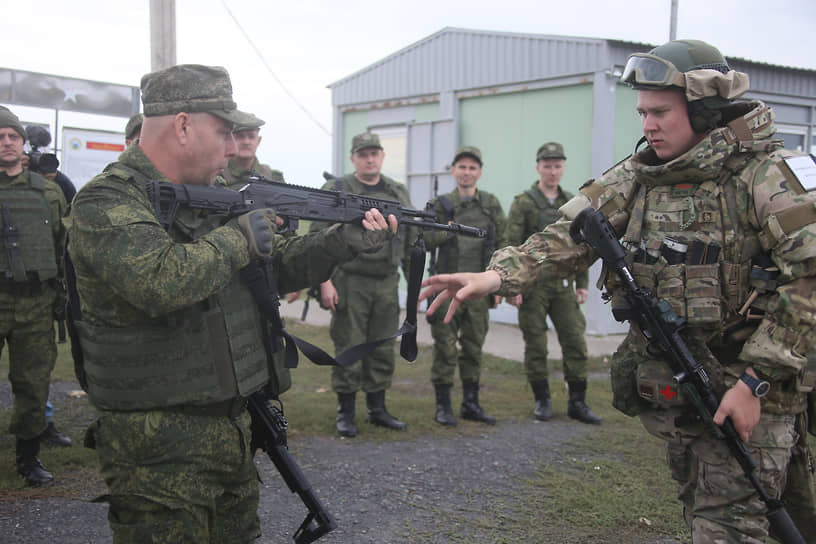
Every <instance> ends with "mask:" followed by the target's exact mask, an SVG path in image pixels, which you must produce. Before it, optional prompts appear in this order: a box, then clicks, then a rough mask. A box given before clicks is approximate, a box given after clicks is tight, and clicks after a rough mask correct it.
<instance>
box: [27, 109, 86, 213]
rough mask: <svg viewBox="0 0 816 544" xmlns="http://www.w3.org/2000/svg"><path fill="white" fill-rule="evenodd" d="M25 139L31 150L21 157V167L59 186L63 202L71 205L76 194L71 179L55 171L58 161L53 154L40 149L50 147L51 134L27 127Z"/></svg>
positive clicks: (32, 126)
mask: <svg viewBox="0 0 816 544" xmlns="http://www.w3.org/2000/svg"><path fill="white" fill-rule="evenodd" d="M25 132H26V139H27V140H28V145H29V147H30V148H31V150H30V151H29V152H28V153H26V154H25V156H24V157H23V167H24V168H28V169H29V170H31V171H32V172H37V173H38V174H40V175H41V176H43V177H46V178H48V179H50V180H51V181H53V182H54V183H56V184H57V185H59V188H60V189H61V190H62V194H63V195H65V201H66V202H67V203H68V205H69V206H70V205H71V201H72V200H73V199H74V195H75V194H76V187H75V186H74V183H73V182H72V181H71V178H69V177H68V176H66V175H65V174H63V173H62V172H60V171H59V170H57V169H58V168H59V159H57V156H56V155H55V154H53V153H43V152H42V151H40V148H41V147H48V146H49V145H51V133H50V132H48V129H47V128H45V127H41V126H39V125H28V126H27V127H26V129H25Z"/></svg>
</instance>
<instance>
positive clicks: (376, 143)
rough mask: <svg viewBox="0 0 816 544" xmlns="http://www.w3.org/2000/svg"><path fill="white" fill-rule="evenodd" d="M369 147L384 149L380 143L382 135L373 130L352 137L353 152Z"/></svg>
mask: <svg viewBox="0 0 816 544" xmlns="http://www.w3.org/2000/svg"><path fill="white" fill-rule="evenodd" d="M367 147H376V148H378V149H382V148H383V146H382V145H381V144H380V137H379V136H377V135H376V134H374V133H373V132H363V133H362V134H358V135H357V136H355V137H354V138H352V139H351V152H352V153H357V152H358V151H360V150H361V149H365V148H367Z"/></svg>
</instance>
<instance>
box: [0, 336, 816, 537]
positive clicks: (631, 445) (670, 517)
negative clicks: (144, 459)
mask: <svg viewBox="0 0 816 544" xmlns="http://www.w3.org/2000/svg"><path fill="white" fill-rule="evenodd" d="M291 321H294V320H291ZM287 330H289V331H290V332H291V333H293V334H295V335H297V336H300V337H303V338H304V339H306V340H308V341H309V342H312V343H315V344H317V345H319V346H322V347H323V348H327V349H330V348H331V341H330V338H329V334H328V330H327V328H325V327H315V326H310V325H305V324H301V323H298V322H292V323H288V324H287ZM5 351H6V350H4V354H3V356H2V358H0V372H2V373H3V374H5V373H7V371H8V359H7V355H6V353H5ZM430 365H431V348H430V347H429V346H420V352H419V356H418V357H417V360H416V362H414V363H408V362H406V361H404V360H402V359H401V358H399V357H398V359H397V370H396V373H395V377H394V382H393V385H392V388H391V389H390V390H389V392H388V395H387V404H388V408H389V410H390V411H392V413H394V414H398V415H399V417H400V419H402V420H404V421H405V422H406V423H408V430H407V431H406V432H405V433H393V432H390V431H387V430H384V429H381V428H379V427H374V426H371V425H365V424H363V425H360V426H359V435H358V438H357V439H358V440H370V441H387V440H412V439H417V438H419V437H428V436H431V437H433V436H439V437H442V436H450V434H451V433H460V434H483V433H485V432H490V431H489V428H488V427H485V426H484V425H480V424H477V423H472V422H468V421H463V420H460V422H459V425H458V426H457V427H456V428H455V429H450V428H443V427H441V426H439V425H437V424H436V423H435V422H434V421H433V414H434V409H435V401H434V394H433V388H432V386H431V384H430ZM551 368H553V369H555V368H558V364H557V363H555V362H554V361H553V362H551ZM589 369H590V372H591V373H592V375H594V376H603V377H602V378H598V379H594V380H593V381H592V384H591V386H590V388H589V391H588V393H587V397H588V403H589V404H590V405H591V406H592V409H593V410H594V411H595V412H596V413H597V414H598V415H600V416H601V417H602V418H603V420H604V423H603V425H602V426H600V427H598V428H595V429H593V432H592V433H588V434H587V435H585V436H584V437H583V438H579V439H574V440H573V441H572V442H569V443H567V445H566V446H564V447H562V448H561V451H560V452H559V453H560V455H559V456H558V457H557V458H556V459H557V460H556V461H553V462H550V463H547V464H542V465H541V466H540V467H539V468H538V471H537V473H536V475H535V476H534V477H532V478H530V479H528V480H526V481H521V482H517V485H516V486H515V487H514V488H513V490H512V493H511V495H510V496H507V495H506V494H505V495H501V496H498V495H497V496H492V497H491V503H492V505H493V506H492V507H491V508H490V510H489V511H487V512H481V513H480V515H478V516H468V517H467V518H465V517H457V515H455V514H451V513H447V512H442V511H440V512H439V521H438V523H436V524H435V527H434V528H432V529H422V530H420V529H417V528H414V527H411V526H410V523H408V526H407V527H406V528H405V531H404V532H405V534H407V535H409V536H410V537H411V540H412V541H423V542H434V541H440V540H444V541H445V542H451V543H462V544H465V543H468V542H470V541H473V540H476V541H478V542H480V543H488V544H490V543H493V544H503V543H515V542H542V541H544V542H563V543H571V542H655V541H658V540H661V539H674V540H679V541H681V542H687V541H689V536H688V533H687V531H686V529H685V526H684V524H683V522H682V519H681V507H680V505H679V503H678V502H677V501H676V500H675V499H674V493H675V485H674V483H673V481H672V480H671V478H670V475H669V471H668V468H667V467H666V465H665V461H664V454H663V444H662V442H661V441H659V440H657V439H654V438H653V437H651V436H650V435H648V434H647V433H646V432H645V431H644V430H643V428H642V427H641V425H640V423H639V421H638V420H637V419H632V418H628V417H626V416H624V415H622V414H620V413H619V412H617V411H616V410H614V409H613V408H612V406H611V396H612V395H611V391H610V386H609V380H608V378H607V377H606V372H607V369H608V361H607V360H606V358H593V359H591V360H590V365H589ZM53 379H54V380H58V381H73V380H74V372H73V361H72V359H71V356H70V351H69V349H68V344H60V345H59V357H58V361H57V366H56V368H55V370H54V374H53ZM292 381H293V385H292V388H291V389H290V390H289V391H288V392H286V393H285V394H284V395H283V403H284V408H285V412H286V415H287V418H288V419H289V422H290V439H291V444H292V446H293V448H294V449H295V453H296V452H297V439H298V437H299V436H300V437H302V436H306V435H329V436H331V435H334V433H335V430H334V416H335V410H336V396H335V395H334V394H333V393H332V392H331V387H330V383H331V369H330V368H327V367H319V366H316V365H313V364H311V363H310V362H309V361H308V360H306V359H305V358H303V357H301V361H300V365H299V367H298V368H296V369H294V370H293V371H292ZM481 382H482V390H481V393H480V395H481V401H482V404H483V406H484V407H485V410H486V411H487V412H488V413H489V414H491V415H494V416H496V417H498V418H499V419H500V420H527V419H529V418H530V417H532V408H533V400H532V394H531V392H530V389H529V386H528V384H527V381H526V377H525V375H524V371H523V368H522V366H521V365H520V364H519V363H518V362H516V361H509V360H505V359H501V358H498V357H494V356H491V355H486V356H485V361H484V364H483V368H482V380H481ZM551 383H552V386H551V389H552V395H553V408H554V411H555V414H554V415H555V418H556V419H557V418H565V417H566V415H565V411H566V404H567V393H566V388H565V387H564V385H563V382H562V381H561V380H556V379H553V380H551ZM460 387H461V386H460V385H459V384H456V385H455V386H454V389H453V393H452V395H453V398H454V399H455V400H458V398H459V397H460V396H461V390H460ZM360 397H361V396H360ZM52 403H54V405H55V408H56V415H55V421H56V422H57V424H58V426H59V428H60V429H61V430H62V431H63V432H66V433H67V434H68V435H69V436H71V438H72V439H73V441H74V444H75V445H74V447H71V448H58V449H55V448H43V450H42V452H41V458H42V459H43V462H44V464H45V465H46V466H47V467H48V468H49V470H51V471H52V472H53V473H54V474H55V475H56V484H55V485H54V486H52V487H49V488H45V489H29V488H26V487H25V486H24V485H23V482H22V479H21V478H19V476H18V475H17V473H16V468H15V465H14V438H13V437H12V436H10V435H8V434H0V501H14V500H17V499H19V498H20V497H27V496H40V497H41V496H66V497H76V498H82V499H89V498H93V497H94V496H96V495H98V494H101V493H103V492H104V485H103V483H102V482H101V478H100V476H99V472H98V469H97V460H96V455H95V453H94V452H93V451H92V450H89V449H87V448H83V447H81V444H82V437H83V434H84V431H85V429H86V428H87V426H88V425H89V424H90V422H91V421H93V419H94V417H95V412H94V410H93V408H92V407H91V406H90V405H89V404H88V401H87V398H80V399H73V398H67V397H65V396H62V395H60V396H58V398H55V399H52ZM362 403H363V400H362V398H360V399H358V405H362V406H364V404H362ZM9 413H10V411H9V410H3V411H0V428H2V429H7V427H8V421H9ZM358 419H359V418H358ZM812 438H813V437H811V440H812ZM812 442H813V440H812ZM474 493H491V490H479V489H476V490H474ZM425 507H427V508H433V506H432V505H425ZM461 515H462V516H464V514H461ZM474 519H477V520H478V521H476V522H474ZM429 531H433V532H432V533H431V532H429Z"/></svg>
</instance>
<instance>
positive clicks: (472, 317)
mask: <svg viewBox="0 0 816 544" xmlns="http://www.w3.org/2000/svg"><path fill="white" fill-rule="evenodd" d="M448 305H449V302H446V303H445V304H443V305H442V306H441V307H440V308H438V309H437V310H436V312H435V313H436V314H439V315H440V316H444V315H445V312H447V311H448ZM488 310H489V307H488V298H487V297H485V298H480V299H478V300H468V301H465V302H463V303H462V305H461V306H459V308H458V309H457V310H456V313H455V314H454V315H453V319H451V322H450V323H443V322H442V320H441V319H440V320H439V321H437V322H435V323H433V324H432V325H431V336H433V340H434V346H433V363H432V364H431V382H432V383H433V384H440V385H453V377H454V374H455V373H456V367H457V366H458V367H459V378H461V380H462V382H478V381H479V378H480V377H481V368H482V346H483V345H484V341H485V337H486V336H487V328H488V323H489V312H488ZM457 341H458V342H459V345H460V346H461V348H462V349H461V350H457V347H456V343H457Z"/></svg>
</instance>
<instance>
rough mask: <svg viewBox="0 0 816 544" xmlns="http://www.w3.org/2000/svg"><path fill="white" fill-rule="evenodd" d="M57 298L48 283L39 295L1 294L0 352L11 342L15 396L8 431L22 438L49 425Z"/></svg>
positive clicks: (39, 433)
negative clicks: (47, 419) (47, 416)
mask: <svg viewBox="0 0 816 544" xmlns="http://www.w3.org/2000/svg"><path fill="white" fill-rule="evenodd" d="M54 297H55V292H54V290H53V288H51V287H50V286H48V285H46V284H43V286H42V293H41V294H39V295H36V296H30V297H29V296H14V295H11V294H7V293H0V351H2V349H3V346H4V345H5V344H8V350H9V382H11V393H12V395H13V397H14V406H13V408H12V412H11V422H10V424H9V432H10V433H11V434H13V435H16V436H17V438H20V439H23V440H29V439H32V438H36V437H38V436H40V435H41V434H42V433H43V431H44V430H45V427H46V425H47V424H46V421H45V403H46V402H48V385H49V382H50V380H51V371H52V370H54V364H55V362H56V360H57V344H56V341H55V340H54V313H53V312H54V310H53V304H54Z"/></svg>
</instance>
